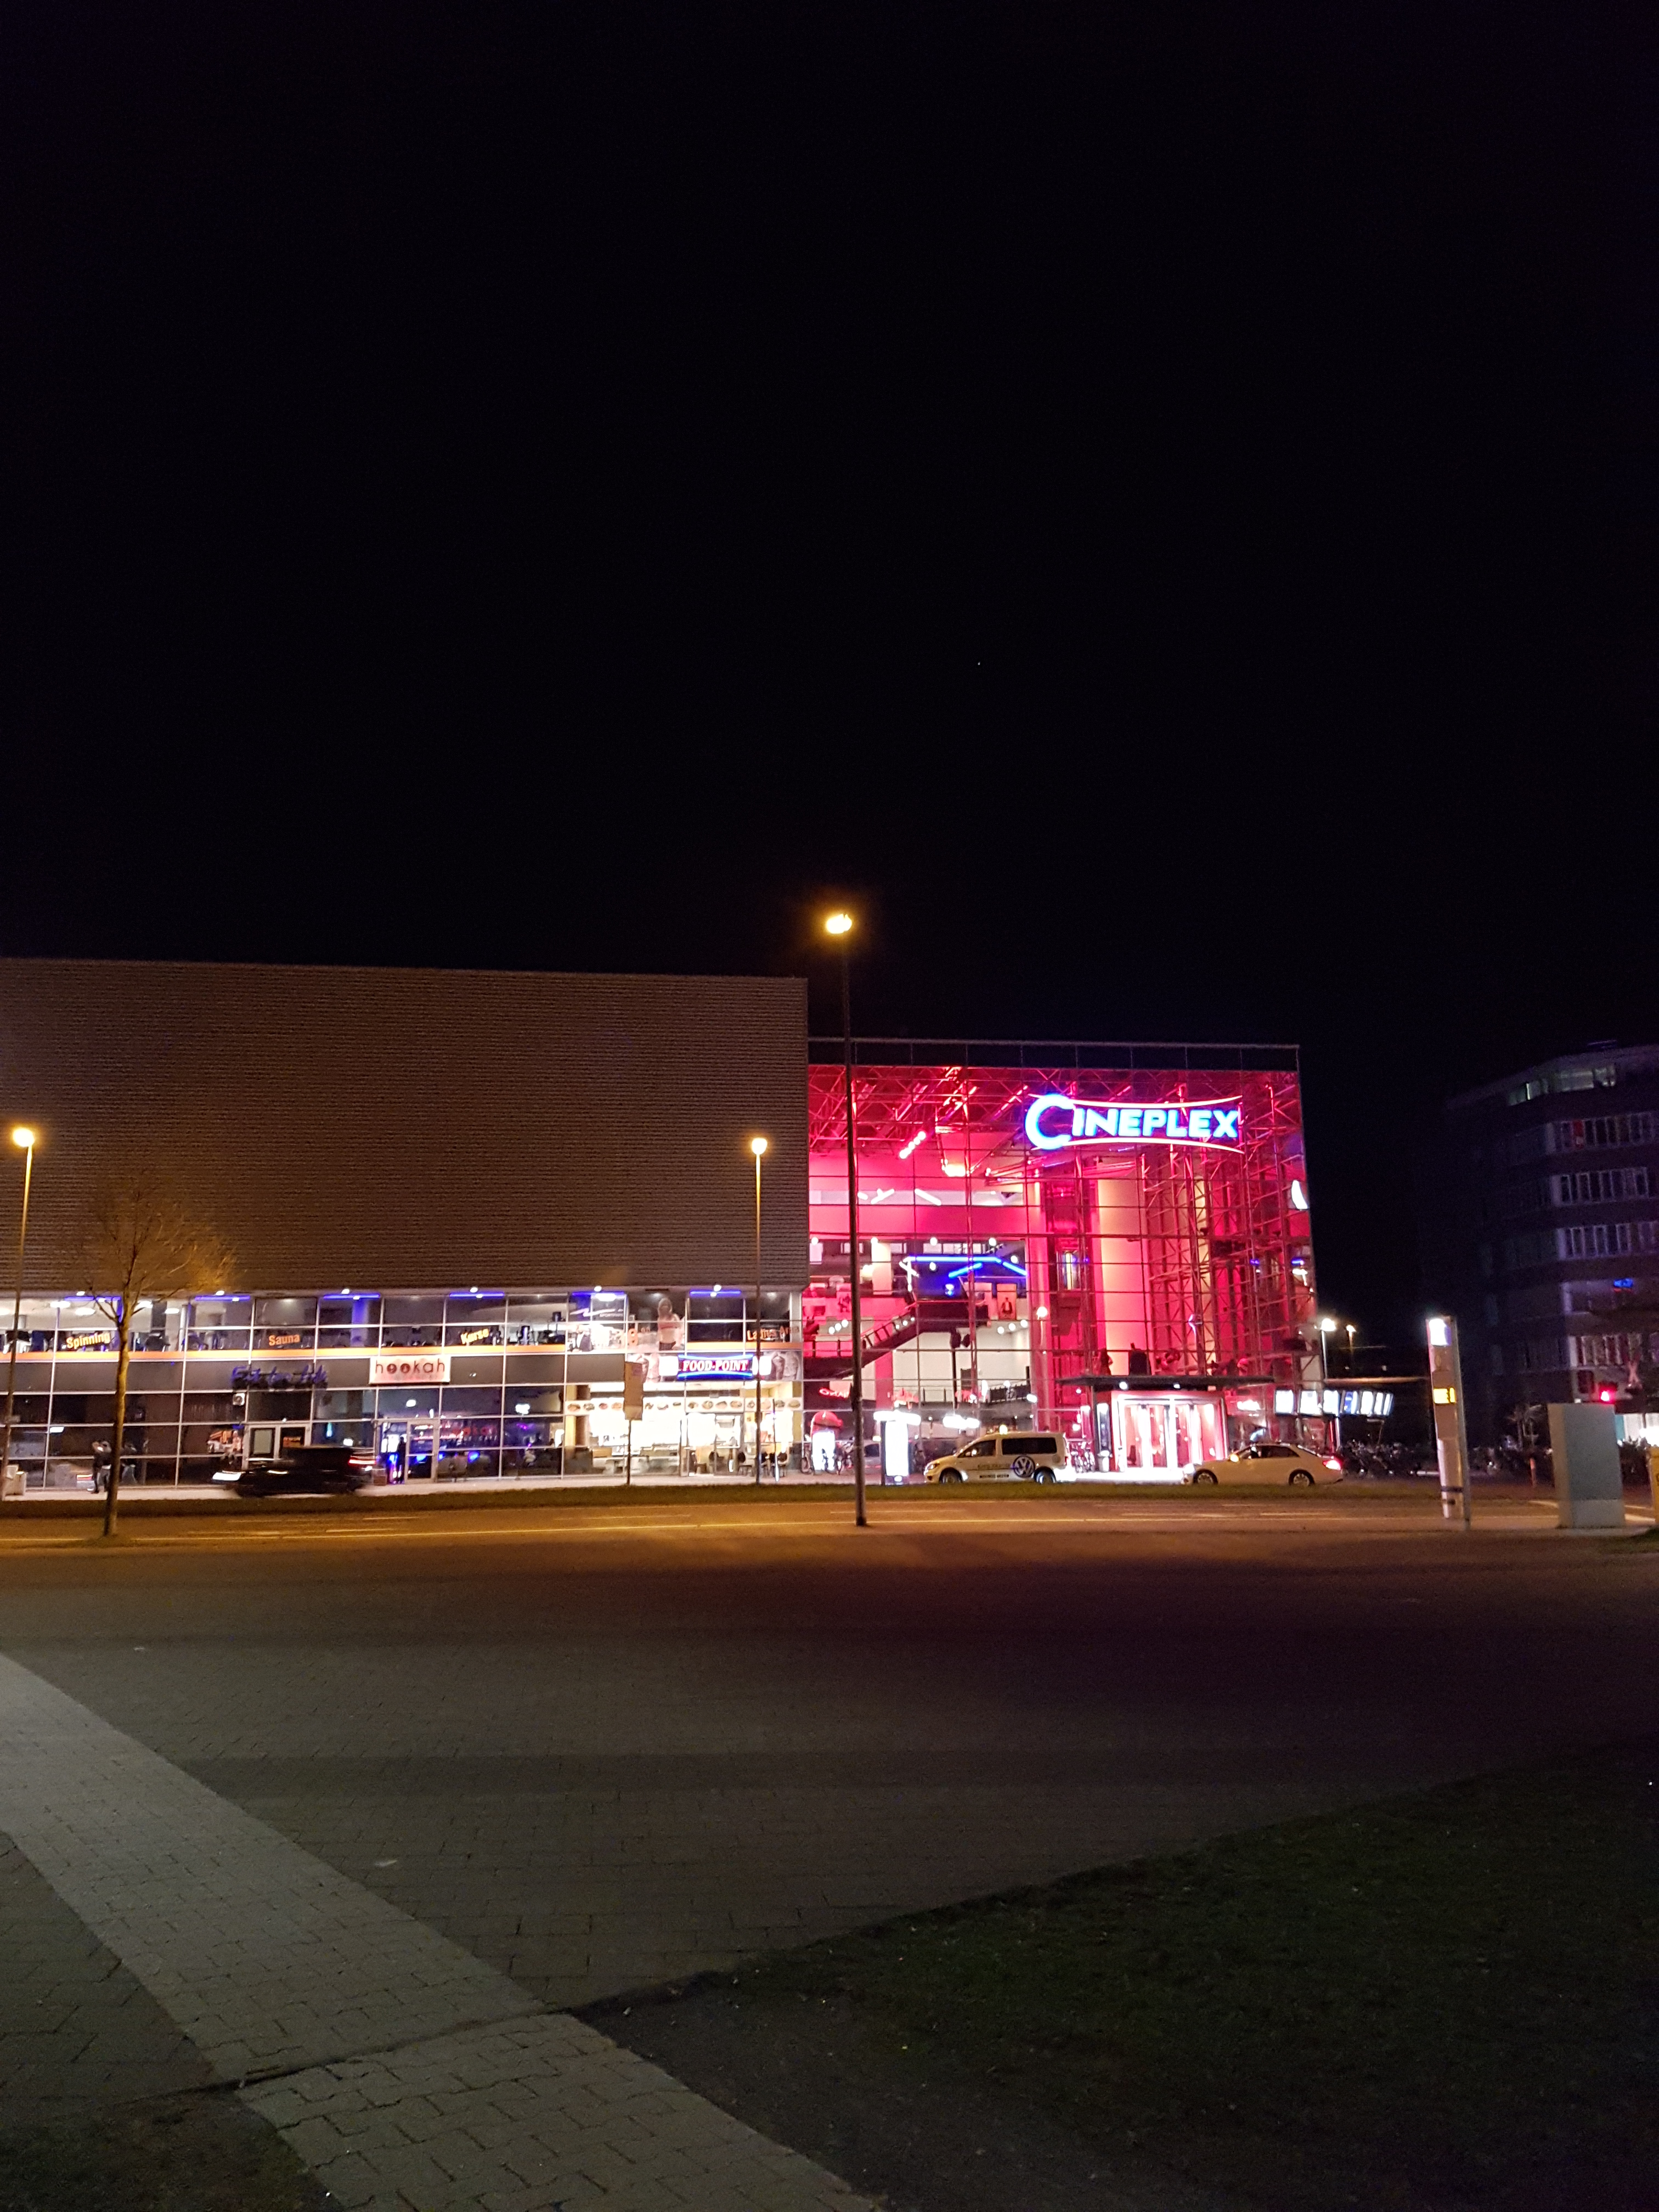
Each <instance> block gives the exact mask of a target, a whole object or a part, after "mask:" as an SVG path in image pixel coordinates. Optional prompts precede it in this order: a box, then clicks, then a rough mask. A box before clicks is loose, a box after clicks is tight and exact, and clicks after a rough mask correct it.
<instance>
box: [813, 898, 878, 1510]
mask: <svg viewBox="0 0 1659 2212" xmlns="http://www.w3.org/2000/svg"><path fill="white" fill-rule="evenodd" d="M823 931H824V935H825V936H826V937H833V938H834V939H836V942H837V944H839V945H840V947H841V1038H842V1066H843V1068H844V1070H845V1074H846V1085H847V1249H848V1265H849V1269H850V1272H851V1274H852V1278H853V1395H852V1406H851V1412H852V1416H853V1485H854V1489H853V1495H854V1501H855V1504H856V1510H855V1512H854V1522H855V1525H856V1526H857V1527H859V1528H865V1527H866V1526H867V1525H868V1524H867V1523H866V1519H865V1513H864V1312H863V1307H862V1304H861V1303H860V1295H859V1291H860V1285H859V1152H858V1132H857V1126H856V1123H855V1121H854V1114H853V979H852V970H851V967H850V964H849V962H848V938H849V937H850V936H851V935H852V933H853V917H852V915H850V914H830V915H825V916H824V920H823Z"/></svg>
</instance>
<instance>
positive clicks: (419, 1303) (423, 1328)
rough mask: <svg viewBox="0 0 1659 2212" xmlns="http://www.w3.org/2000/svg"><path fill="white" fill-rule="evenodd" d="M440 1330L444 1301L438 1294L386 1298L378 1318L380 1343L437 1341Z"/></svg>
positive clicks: (402, 1343) (441, 1331) (439, 1336)
mask: <svg viewBox="0 0 1659 2212" xmlns="http://www.w3.org/2000/svg"><path fill="white" fill-rule="evenodd" d="M443 1333H444V1300H443V1299H442V1298H441V1297H402V1298H387V1299H386V1300H385V1301H384V1303H383V1305H382V1309H381V1319H380V1341H381V1343H382V1344H385V1345H392V1346H409V1345H422V1344H441V1342H442V1341H443Z"/></svg>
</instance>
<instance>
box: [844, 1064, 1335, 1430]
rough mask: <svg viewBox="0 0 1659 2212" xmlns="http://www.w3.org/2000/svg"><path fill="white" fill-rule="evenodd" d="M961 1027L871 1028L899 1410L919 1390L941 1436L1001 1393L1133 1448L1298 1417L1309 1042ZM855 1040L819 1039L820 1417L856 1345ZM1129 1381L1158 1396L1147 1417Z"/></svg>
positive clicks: (890, 1366)
mask: <svg viewBox="0 0 1659 2212" xmlns="http://www.w3.org/2000/svg"><path fill="white" fill-rule="evenodd" d="M955 1050H956V1051H957V1053H959V1054H961V1055H962V1056H961V1057H960V1058H954V1057H947V1054H946V1052H945V1050H941V1049H939V1048H933V1049H931V1050H930V1048H928V1047H927V1045H926V1044H924V1043H921V1042H902V1043H895V1042H883V1041H880V1040H864V1041H861V1042H860V1044H859V1046H858V1048H857V1052H856V1056H855V1073H854V1100H855V1113H856V1124H857V1143H858V1162H859V1176H858V1182H859V1193H860V1196H859V1208H860V1212H859V1231H860V1255H859V1257H860V1266H861V1267H862V1268H863V1271H864V1273H863V1284H864V1297H863V1317H864V1339H865V1341H864V1357H865V1370H866V1380H865V1390H866V1401H868V1402H869V1403H871V1404H872V1405H873V1407H875V1409H876V1416H877V1419H879V1418H880V1416H881V1414H882V1413H883V1412H884V1411H888V1410H893V1409H908V1410H911V1411H913V1412H914V1413H915V1416H916V1417H917V1422H916V1425H917V1426H918V1428H919V1430H921V1431H922V1432H923V1437H924V1441H925V1435H926V1431H927V1430H928V1429H929V1428H930V1427H933V1426H934V1425H938V1424H939V1423H941V1422H944V1421H945V1420H947V1419H948V1417H949V1416H950V1415H951V1414H952V1413H957V1411H958V1409H964V1408H969V1407H972V1408H974V1409H975V1410H976V1411H977V1412H978V1413H979V1416H980V1418H981V1419H990V1418H994V1416H993V1415H992V1414H991V1413H989V1411H988V1410H987V1409H991V1408H998V1409H1000V1416H1001V1417H1003V1418H1006V1419H1009V1420H1010V1421H1011V1422H1012V1423H1017V1424H1018V1425H1036V1426H1038V1427H1045V1426H1052V1425H1061V1426H1063V1427H1064V1428H1065V1429H1066V1431H1067V1434H1068V1437H1069V1440H1070V1442H1071V1444H1072V1448H1073V1451H1074V1452H1078V1453H1079V1454H1080V1455H1084V1454H1086V1455H1089V1456H1091V1457H1096V1458H1097V1459H1098V1461H1099V1462H1103V1463H1104V1464H1108V1465H1109V1464H1112V1463H1113V1462H1127V1466H1126V1467H1125V1468H1123V1470H1122V1471H1129V1470H1130V1469H1132V1468H1143V1467H1144V1468H1161V1467H1164V1466H1166V1465H1168V1466H1170V1468H1174V1467H1176V1466H1178V1465H1180V1464H1182V1463H1189V1462H1190V1461H1191V1460H1193V1459H1194V1458H1197V1457H1202V1456H1207V1455H1209V1454H1210V1453H1211V1452H1212V1451H1214V1450H1216V1449H1219V1448H1222V1447H1223V1446H1224V1445H1225V1443H1232V1442H1236V1441H1237V1440H1239V1438H1240V1437H1241V1436H1242V1435H1243V1434H1245V1433H1249V1432H1251V1431H1261V1430H1269V1431H1271V1430H1275V1429H1276V1430H1277V1431H1279V1433H1290V1432H1291V1428H1292V1427H1293V1425H1294V1422H1295V1421H1296V1420H1297V1419H1299V1418H1301V1417H1302V1415H1303V1414H1304V1413H1310V1412H1312V1410H1313V1408H1312V1407H1310V1406H1309V1405H1308V1403H1307V1399H1306V1395H1305V1394H1306V1393H1307V1392H1308V1391H1309V1390H1310V1389H1316V1387H1317V1385H1318V1383H1319V1382H1320V1380H1321V1376H1320V1370H1319V1356H1318V1351H1317V1343H1318V1338H1317V1328H1316V1319H1315V1285H1314V1273H1313V1246H1312V1231H1311V1219H1310V1212H1309V1205H1308V1176H1307V1167H1306V1163H1305V1160H1304V1151H1303V1135H1302V1111H1301V1094H1300V1087H1299V1083H1298V1079H1297V1065H1296V1054H1295V1052H1294V1050H1293V1049H1291V1048H1285V1049H1283V1050H1276V1049H1269V1048H1245V1049H1243V1050H1238V1049H1235V1050H1232V1051H1230V1052H1223V1051H1221V1050H1219V1049H1216V1048H1206V1050H1205V1051H1204V1052H1202V1053H1200V1051H1199V1050H1198V1049H1197V1048H1194V1050H1193V1051H1192V1052H1191V1053H1190V1054H1188V1053H1183V1052H1182V1050H1181V1049H1180V1048H1173V1049H1172V1048H1169V1047H1164V1048H1127V1047H1082V1046H1059V1045H1052V1046H1024V1047H1020V1046H1012V1047H1010V1046H996V1045H978V1046H965V1045H964V1046H960V1047H957V1048H955ZM832 1056H833V1057H832ZM838 1059H839V1048H836V1047H835V1046H831V1045H829V1044H823V1045H820V1046H815V1047H814V1048H813V1064H812V1066H811V1070H810V1094H809V1147H810V1167H809V1191H808V1206H809V1222H810V1230H811V1247H810V1250H811V1284H810V1286H809V1288H808V1291H807V1292H806V1296H805V1302H804V1313H803V1326H804V1340H805V1355H806V1356H805V1374H806V1378H807V1382H806V1397H807V1408H806V1412H807V1419H808V1422H809V1425H810V1424H811V1421H812V1419H814V1416H815V1413H816V1414H817V1417H819V1418H820V1419H822V1418H827V1417H832V1416H833V1411H834V1408H835V1407H836V1405H837V1402H838V1401H841V1400H842V1399H843V1398H844V1397H845V1395H846V1394H847V1391H848V1377H849V1376H850V1374H851V1370H852V1363H853V1354H852V1345H851V1340H850V1333H849V1322H848V1305H849V1298H848V1266H849V1256H848V1209H847V1170H846V1151H845V1097H844V1090H843V1075H842V1068H841V1067H840V1066H838V1065H836V1064H834V1061H835V1060H838ZM1171 1063H1174V1064H1171ZM1287 1392H1288V1393H1291V1394H1292V1395H1293V1398H1294V1403H1295V1406H1296V1408H1297V1411H1296V1412H1295V1413H1289V1412H1288V1409H1287V1407H1286V1404H1285V1394H1286V1393H1287ZM1114 1398H1118V1399H1120V1400H1124V1399H1133V1400H1136V1401H1139V1400H1145V1401H1147V1402H1148V1403H1149V1404H1150V1405H1152V1407H1154V1413H1155V1416H1156V1417H1155V1418H1154V1417H1152V1416H1149V1417H1148V1418H1149V1420H1150V1426H1147V1427H1145V1428H1144V1432H1143V1431H1137V1430H1136V1427H1135V1420H1136V1419H1139V1416H1134V1417H1133V1418H1132V1417H1131V1413H1130V1409H1129V1407H1128V1406H1127V1404H1125V1403H1120V1404H1118V1406H1117V1407H1116V1408H1115V1415H1114V1413H1112V1411H1111V1410H1110V1408H1111V1406H1112V1401H1113V1399H1114ZM1159 1404H1166V1405H1167V1406H1168V1407H1170V1409H1171V1410H1170V1412H1169V1413H1167V1414H1162V1413H1156V1408H1157V1407H1158V1405H1159ZM1090 1407H1094V1408H1096V1409H1097V1410H1096V1414H1095V1417H1094V1418H1093V1419H1091V1414H1090V1412H1089V1408H1090ZM951 1425H956V1424H955V1423H951Z"/></svg>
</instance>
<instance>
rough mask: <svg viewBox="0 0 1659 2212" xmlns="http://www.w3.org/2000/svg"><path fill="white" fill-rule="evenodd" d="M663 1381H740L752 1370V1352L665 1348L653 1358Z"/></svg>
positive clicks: (753, 1362)
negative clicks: (694, 1350)
mask: <svg viewBox="0 0 1659 2212" xmlns="http://www.w3.org/2000/svg"><path fill="white" fill-rule="evenodd" d="M657 1366H658V1370H659V1372H660V1374H661V1376H662V1377H663V1380H664V1381H665V1382H672V1381H675V1380H679V1381H682V1382H692V1383H696V1382H703V1383H713V1382H726V1381H734V1382H735V1381H740V1380H742V1379H744V1377H746V1376H752V1375H753V1374H754V1371H755V1355H754V1353H753V1352H664V1353H663V1354H662V1355H661V1357H660V1358H659V1360H658V1362H657Z"/></svg>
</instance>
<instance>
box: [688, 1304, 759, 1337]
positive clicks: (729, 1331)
mask: <svg viewBox="0 0 1659 2212" xmlns="http://www.w3.org/2000/svg"><path fill="white" fill-rule="evenodd" d="M687 1308H688V1317H687V1323H686V1335H687V1339H688V1340H689V1341H690V1343H692V1344H737V1343H739V1342H740V1341H741V1340H742V1338H743V1334H744V1322H745V1319H746V1316H745V1315H744V1301H743V1299H742V1297H730V1296H726V1297H718V1298H716V1297H694V1298H690V1299H688V1300H687Z"/></svg>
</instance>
